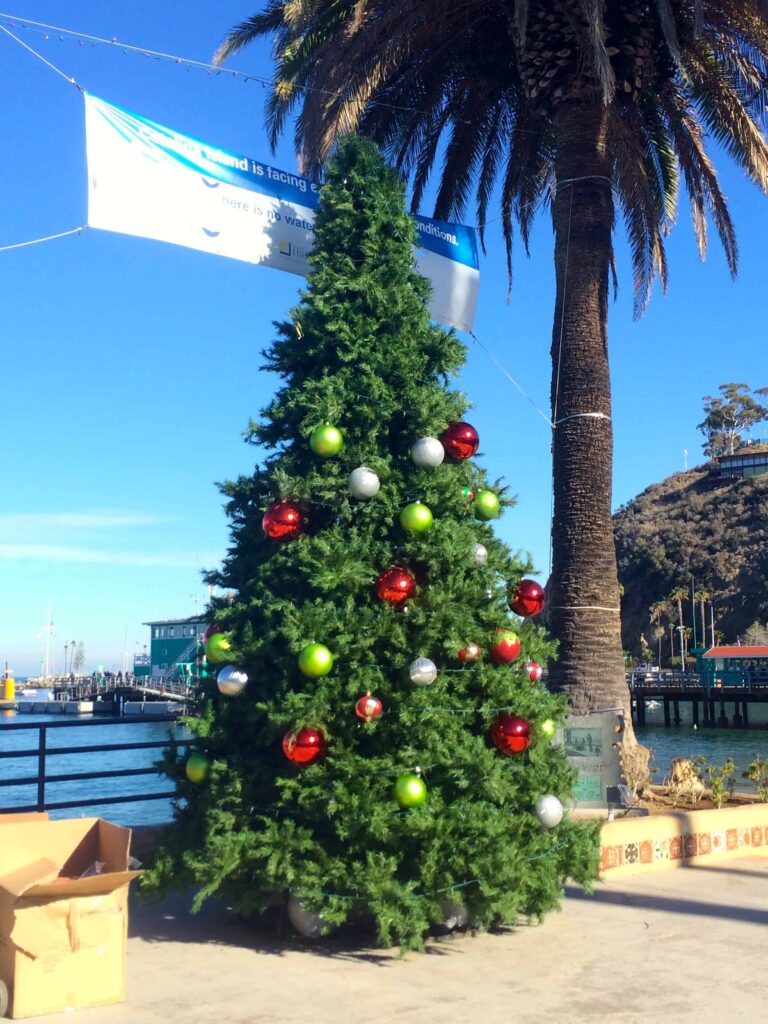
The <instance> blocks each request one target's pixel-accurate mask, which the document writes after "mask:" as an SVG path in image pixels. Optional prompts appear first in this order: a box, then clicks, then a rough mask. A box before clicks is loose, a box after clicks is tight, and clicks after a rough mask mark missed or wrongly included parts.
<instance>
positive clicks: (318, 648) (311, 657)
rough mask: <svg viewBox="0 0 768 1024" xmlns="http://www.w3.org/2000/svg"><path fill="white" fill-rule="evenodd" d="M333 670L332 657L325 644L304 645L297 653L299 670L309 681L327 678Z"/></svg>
mask: <svg viewBox="0 0 768 1024" xmlns="http://www.w3.org/2000/svg"><path fill="white" fill-rule="evenodd" d="M332 668H333V655H332V654H331V652H330V650H329V649H328V648H327V647H326V646H325V644H314V643H312V644H306V646H304V647H302V649H301V650H300V651H299V669H300V671H301V672H302V673H303V674H304V675H305V676H309V678H310V679H319V678H320V676H327V675H328V673H329V672H330V671H331V669H332Z"/></svg>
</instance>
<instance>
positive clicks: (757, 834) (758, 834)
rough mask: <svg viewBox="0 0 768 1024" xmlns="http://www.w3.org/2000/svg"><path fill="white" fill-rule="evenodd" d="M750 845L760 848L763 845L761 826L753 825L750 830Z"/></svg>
mask: <svg viewBox="0 0 768 1024" xmlns="http://www.w3.org/2000/svg"><path fill="white" fill-rule="evenodd" d="M752 845H753V846H762V845H763V827H762V825H755V826H753V828H752Z"/></svg>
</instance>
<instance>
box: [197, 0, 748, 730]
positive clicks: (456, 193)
mask: <svg viewBox="0 0 768 1024" xmlns="http://www.w3.org/2000/svg"><path fill="white" fill-rule="evenodd" d="M766 9H768V0H611V2H610V3H609V2H607V0H421V2H419V3H414V2H413V0H267V2H266V6H265V7H264V10H263V11H262V12H261V13H258V14H256V15H254V16H253V17H251V18H248V19H247V20H246V21H244V22H242V23H241V24H240V25H238V26H236V27H235V28H233V29H232V30H231V32H230V33H229V34H228V36H227V37H226V38H225V40H224V42H223V43H222V45H221V47H220V48H219V50H218V52H217V54H216V60H217V61H219V62H223V61H224V60H226V59H227V58H228V57H229V56H231V55H232V54H234V53H235V52H236V51H238V50H240V49H241V48H242V47H244V46H246V45H247V44H249V43H250V42H252V41H254V40H256V39H258V38H259V37H262V36H267V37H269V38H270V40H271V41H272V46H273V56H274V62H275V81H274V87H273V89H272V92H271V94H270V97H269V99H268V103H267V120H268V127H269V131H270V134H271V139H272V143H273V145H274V144H275V142H276V140H277V139H278V137H279V136H280V134H281V132H282V131H283V129H284V128H285V125H286V121H287V119H288V117H289V116H290V115H291V114H292V113H293V112H296V113H297V114H298V116H297V118H296V122H295V139H296V147H297V151H298V153H299V156H300V162H301V166H302V168H303V170H304V171H305V172H306V173H308V174H318V173H319V172H320V170H321V168H322V165H323V163H324V161H325V160H326V159H327V157H328V156H329V154H330V153H331V152H332V150H333V147H334V145H335V144H336V142H337V140H338V139H339V137H340V136H342V135H344V134H346V133H349V132H363V133H364V134H366V135H368V136H370V137H371V138H373V139H374V140H375V141H376V142H377V143H379V145H380V146H381V147H382V148H383V149H384V150H385V152H386V153H387V154H388V155H389V156H390V157H391V158H392V159H393V160H394V162H395V163H396V164H397V166H398V167H400V168H401V170H402V172H403V174H404V175H407V176H410V178H411V179H412V183H413V194H412V204H413V208H414V210H415V209H417V208H419V206H420V205H421V203H422V199H423V197H424V191H425V187H426V185H427V183H428V181H429V179H430V176H431V174H432V172H433V169H434V166H435V162H436V160H438V157H439V160H440V163H441V168H440V170H439V171H438V172H436V176H437V177H438V178H439V184H438V189H437V195H436V201H435V209H434V215H435V216H436V217H438V218H461V217H462V216H463V215H464V212H465V209H466V207H467V203H468V202H469V200H470V196H471V193H472V191H473V189H474V190H475V194H476V201H477V220H478V225H479V228H480V234H481V240H482V239H483V237H484V231H485V227H486V224H487V222H488V209H489V203H490V201H491V198H492V196H493V195H494V185H495V184H496V183H497V182H498V183H499V193H500V197H501V217H500V220H501V227H502V231H503V234H504V238H505V241H506V247H507V263H508V267H509V270H510V273H511V253H512V239H513V231H514V228H513V222H514V221H516V222H517V225H518V228H519V232H520V236H521V238H522V241H523V244H524V245H525V246H527V243H528V237H529V232H530V228H531V224H532V222H533V220H534V218H535V215H536V212H537V210H539V209H540V208H541V207H542V206H549V207H550V208H551V212H552V218H553V223H554V234H555V246H554V250H555V276H556V285H557V289H556V300H555V312H554V326H553V331H552V345H551V353H552V383H551V402H552V422H553V478H554V516H553V524H552V538H553V564H552V573H551V577H550V581H549V624H550V628H551V629H552V631H553V632H554V634H555V636H556V637H557V638H558V639H559V641H560V656H559V659H558V661H557V662H556V664H555V665H553V666H552V668H551V671H550V680H551V683H552V685H553V686H554V688H556V689H559V690H564V691H566V692H567V694H568V696H569V698H570V701H571V705H572V707H573V709H574V711H576V712H585V711H589V710H592V709H595V708H599V707H605V706H606V705H616V704H620V705H623V706H624V707H625V708H626V709H627V711H628V709H629V694H628V690H627V686H626V683H625V678H624V671H623V663H622V649H621V641H620V622H619V593H618V585H617V575H616V558H615V551H614V543H613V531H612V522H611V464H612V449H613V438H612V427H611V392H610V376H609V368H608V343H607V307H608V295H609V280H610V277H611V274H612V272H613V268H614V253H613V241H612V240H613V233H614V222H615V215H616V205H618V207H619V209H620V210H621V213H622V215H623V219H624V223H625V227H626V231H627V234H628V236H629V242H630V248H631V253H632V262H633V268H634V289H635V297H636V303H635V305H636V312H637V314H638V315H639V314H640V313H641V312H642V310H643V308H644V307H645V304H646V302H647V301H648V298H649V295H650V291H651V288H652V285H653V283H654V280H655V279H656V278H659V279H660V281H661V283H662V286H665V285H666V282H667V263H666V257H665V249H664V237H665V235H666V233H667V231H668V230H669V228H670V227H671V226H672V223H673V221H674V217H675V208H676V202H677V198H678V192H679V187H680V179H681V178H682V181H683V183H684V185H685V188H686V190H687V192H688V195H689V197H690V201H691V205H692V208H693V220H694V228H695V232H696V239H697V242H698V247H699V251H700V253H701V255H702V257H703V256H704V254H705V252H706V244H707V232H706V226H707V224H706V222H707V214H709V215H710V216H711V218H712V220H713V221H714V224H715V227H716V229H717V232H718V234H719V236H720V239H721V241H722V244H723V246H724V249H725V254H726V259H727V263H728V266H729V268H730V271H731V273H732V274H734V273H735V272H736V262H737V250H736V240H735V236H734V230H733V225H732V223H731V219H730V216H729V213H728V208H727V205H726V202H725V199H724V196H723V194H722V191H721V189H720V185H719V182H718V178H717V175H716V173H715V170H714V168H713V165H712V163H711V161H710V158H709V156H708V154H707V151H706V146H705V141H704V136H705V133H708V134H710V135H711V136H712V137H714V138H715V139H716V140H717V142H718V144H719V145H720V146H721V147H722V148H724V149H725V150H726V151H727V152H728V153H729V154H730V155H731V157H732V158H733V159H735V161H736V162H737V163H738V164H739V165H740V166H741V167H742V169H743V170H744V171H745V172H746V173H747V175H748V176H749V177H750V178H752V180H753V181H755V182H756V183H757V184H758V185H759V186H760V187H761V188H762V189H763V190H764V191H765V190H766V187H767V186H768V148H767V147H766V143H765V140H764V138H763V136H762V134H761V131H760V128H759V119H760V117H761V116H762V113H763V109H764V106H763V105H764V102H765V99H766V87H765V83H766V58H767V55H768V16H767V15H766ZM627 717H628V719H629V715H627Z"/></svg>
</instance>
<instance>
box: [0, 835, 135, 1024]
mask: <svg viewBox="0 0 768 1024" xmlns="http://www.w3.org/2000/svg"><path fill="white" fill-rule="evenodd" d="M0 818H1V816H0ZM130 844H131V832H130V829H127V828H120V827H119V826H118V825H112V824H110V823H109V822H108V821H103V820H102V819H100V818H78V819H76V820H72V821H47V820H33V821H20V822H19V821H15V822H14V821H9V822H6V823H5V824H3V823H2V822H1V820H0V980H1V981H3V982H4V983H5V985H6V986H7V987H8V989H9V992H10V1006H9V1014H8V1015H9V1016H10V1017H13V1018H17V1017H33V1016H36V1015H37V1014H41V1013H55V1012H58V1011H61V1010H70V1009H79V1008H81V1007H85V1006H100V1005H104V1004H106V1003H118V1002H120V1001H121V1000H122V999H124V998H125V948H126V939H127V933H128V885H129V883H130V882H131V880H132V879H133V878H135V877H136V876H137V875H139V874H141V872H140V871H129V870H128V862H129V851H130ZM96 862H99V863H100V864H101V865H103V867H102V869H101V873H100V874H92V875H90V876H88V877H82V876H83V875H84V873H87V872H88V871H89V870H90V869H91V868H92V865H94V864H95V863H96Z"/></svg>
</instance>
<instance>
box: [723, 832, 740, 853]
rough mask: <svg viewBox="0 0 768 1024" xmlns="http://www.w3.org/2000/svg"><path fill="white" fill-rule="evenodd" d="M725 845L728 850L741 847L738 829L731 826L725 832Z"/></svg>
mask: <svg viewBox="0 0 768 1024" xmlns="http://www.w3.org/2000/svg"><path fill="white" fill-rule="evenodd" d="M725 846H726V849H728V850H737V849H738V848H739V836H738V830H737V829H735V828H729V829H728V831H727V832H726V833H725Z"/></svg>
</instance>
